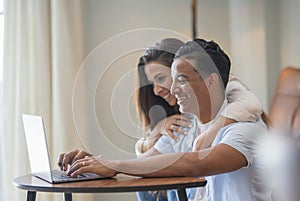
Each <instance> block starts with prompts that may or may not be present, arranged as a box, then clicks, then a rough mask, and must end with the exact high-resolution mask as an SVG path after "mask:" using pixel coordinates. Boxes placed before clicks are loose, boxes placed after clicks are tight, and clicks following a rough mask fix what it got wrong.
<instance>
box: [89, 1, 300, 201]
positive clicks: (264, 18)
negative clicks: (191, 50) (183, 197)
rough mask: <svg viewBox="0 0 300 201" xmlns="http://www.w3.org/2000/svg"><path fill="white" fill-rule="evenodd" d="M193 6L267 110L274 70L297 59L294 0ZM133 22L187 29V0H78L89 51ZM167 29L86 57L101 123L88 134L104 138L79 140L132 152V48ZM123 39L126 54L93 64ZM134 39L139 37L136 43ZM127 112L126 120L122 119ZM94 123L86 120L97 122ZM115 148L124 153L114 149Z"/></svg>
mask: <svg viewBox="0 0 300 201" xmlns="http://www.w3.org/2000/svg"><path fill="white" fill-rule="evenodd" d="M197 10H198V17H197V20H198V21H197V26H198V37H203V38H205V39H208V40H210V39H212V40H215V41H216V42H218V43H219V44H220V45H221V46H222V47H223V49H224V50H225V51H226V52H227V53H228V54H229V56H230V58H231V60H232V72H233V73H234V74H235V75H236V76H237V77H239V78H240V79H241V80H242V81H243V82H244V83H245V84H246V85H247V86H248V87H249V88H250V89H251V90H252V91H253V92H254V93H256V95H257V96H258V98H259V99H260V100H261V102H262V104H263V107H264V109H265V110H266V111H267V110H268V107H269V104H270V101H271V98H272V95H273V92H274V89H275V85H276V82H277V77H278V75H279V73H280V70H281V69H282V68H283V67H284V66H286V65H293V66H299V67H300V57H299V55H300V39H299V35H300V23H299V20H298V19H300V16H299V15H300V14H299V10H300V1H298V0H243V1H241V0H198V5H197ZM141 28H162V29H167V30H171V31H175V32H178V33H180V34H183V35H184V36H186V37H191V13H190V1H184V0H164V1H159V0H153V1H149V0H126V1H123V0H88V1H86V41H87V47H86V49H87V55H88V54H89V55H91V54H94V55H95V54H96V53H95V52H97V51H98V50H99V49H97V47H98V48H99V45H100V44H102V43H103V42H105V41H106V42H105V43H106V44H107V43H109V42H110V41H111V40H117V38H118V37H115V38H112V37H114V36H116V35H118V34H121V33H124V32H128V31H131V30H135V29H141ZM167 30H163V31H161V33H157V31H156V32H155V33H154V32H151V33H152V34H147V33H145V32H143V34H142V35H137V36H136V40H132V38H130V39H128V41H126V40H125V41H124V40H123V41H122V42H120V43H115V44H114V48H115V49H114V50H112V49H109V50H108V51H106V52H105V51H104V52H102V53H101V55H98V56H96V57H98V59H100V62H99V60H98V61H97V62H98V63H97V62H94V64H93V65H98V64H99V66H98V68H99V69H100V71H102V74H101V77H99V80H98V81H99V82H98V83H97V87H96V90H95V91H92V92H91V95H92V96H93V98H94V99H95V103H94V104H95V105H94V106H93V108H92V109H93V110H94V111H95V116H96V117H97V121H98V123H99V125H100V126H101V127H102V128H103V130H102V131H100V134H99V133H98V132H97V131H95V135H103V134H104V136H105V138H106V140H105V141H101V138H97V137H96V138H95V137H94V136H92V137H89V140H87V145H88V146H89V148H90V149H91V150H95V151H99V152H101V153H102V150H104V152H105V154H106V155H109V156H111V157H117V158H118V157H132V156H133V155H134V150H133V147H134V143H135V142H136V139H137V138H139V137H140V136H141V133H142V132H141V130H140V129H137V128H136V127H135V126H137V123H136V122H137V118H136V116H135V115H134V112H132V111H133V97H132V96H131V95H132V90H133V89H134V82H135V75H134V73H133V72H134V69H135V68H136V65H137V59H138V56H139V55H140V54H141V52H142V50H141V49H143V47H146V46H147V44H148V45H150V44H152V43H151V42H150V41H153V42H154V41H155V40H157V39H158V38H159V37H161V36H166V37H167V36H169V35H168V34H167ZM152 31H153V30H152ZM162 32H163V33H162ZM155 34H157V35H155ZM160 34H161V35H160ZM170 35H172V34H170ZM174 35H176V33H174ZM184 36H183V38H184ZM107 40H109V42H107ZM145 41H147V42H145ZM131 43H136V44H135V45H133V46H134V48H133V49H132V51H129V50H128V52H127V53H126V54H122V55H119V58H117V59H115V60H113V61H111V62H112V63H111V65H109V66H101V65H100V63H105V62H108V61H106V59H107V58H110V57H113V56H112V55H114V54H116V51H119V50H120V52H121V49H123V48H124V46H131V45H132V44H131ZM142 43H143V44H142ZM118 44H119V45H118ZM139 44H142V45H140V46H139ZM139 47H140V48H139ZM104 55H105V56H104ZM99 69H98V70H99ZM132 70H133V71H132ZM98 73H99V72H98ZM99 75H100V74H99ZM99 75H98V76H99ZM95 76H97V73H96V75H95V72H94V71H90V72H88V73H87V79H90V78H91V77H95ZM124 76H125V77H124ZM126 76H129V79H128V80H127V81H124V79H123V78H126ZM120 83H121V84H120ZM120 86H122V87H124V90H123V91H122V88H119V87H120ZM118 90H121V91H122V93H124V94H126V93H127V94H128V93H129V94H130V96H126V98H125V99H126V100H125V104H124V99H122V98H121V97H117V96H115V97H114V99H113V98H112V97H113V96H114V94H113V92H114V91H118ZM93 93H95V94H93ZM124 96H125V95H124ZM116 97H117V98H116ZM112 100H114V101H115V102H114V104H116V105H118V104H119V106H120V107H113V106H112V105H111V104H110V103H111V102H112ZM118 101H119V102H118ZM122 106H124V107H122ZM128 106H129V107H130V111H129V110H124V111H122V108H128ZM114 108H115V109H116V108H117V109H119V110H120V111H122V112H120V115H118V117H116V116H114V114H113V113H114V112H116V111H114ZM126 115H127V116H126ZM92 118H94V117H92ZM128 119H129V120H130V121H129V122H127V121H128ZM99 125H96V126H95V125H92V126H91V127H92V129H94V130H97V126H99ZM126 125H128V126H126ZM98 137H99V136H98ZM107 144H112V145H113V146H114V149H115V152H114V151H110V149H106V148H105V147H106V145H107ZM116 150H117V151H116ZM110 152H114V153H110ZM121 152H122V153H123V154H124V153H125V154H124V155H122V154H121ZM100 197H101V195H100ZM104 197H105V200H119V199H120V197H119V196H116V195H110V194H109V195H104ZM134 199H135V195H134V194H130V193H129V194H126V195H124V196H122V200H134Z"/></svg>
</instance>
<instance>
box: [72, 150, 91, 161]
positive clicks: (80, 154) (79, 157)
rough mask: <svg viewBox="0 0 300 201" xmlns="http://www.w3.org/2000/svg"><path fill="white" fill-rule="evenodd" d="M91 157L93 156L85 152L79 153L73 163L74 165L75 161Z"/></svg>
mask: <svg viewBox="0 0 300 201" xmlns="http://www.w3.org/2000/svg"><path fill="white" fill-rule="evenodd" d="M89 156H91V154H89V153H87V152H85V151H79V152H78V153H77V154H76V155H75V156H74V157H73V160H72V163H74V162H75V161H77V160H79V159H82V158H86V157H89Z"/></svg>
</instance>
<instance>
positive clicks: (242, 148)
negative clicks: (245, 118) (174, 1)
mask: <svg viewBox="0 0 300 201" xmlns="http://www.w3.org/2000/svg"><path fill="white" fill-rule="evenodd" d="M223 129H225V130H224V133H223V135H222V139H221V141H220V143H223V144H227V145H229V146H231V147H233V148H234V149H236V150H238V151H239V152H240V153H242V154H243V155H244V156H245V158H246V160H247V162H248V167H249V166H250V165H251V164H253V161H254V155H255V154H256V152H255V150H256V148H257V147H258V145H259V144H258V143H259V135H260V134H263V133H264V132H265V127H264V126H260V125H257V124H255V123H235V124H232V125H229V126H227V127H225V128H223Z"/></svg>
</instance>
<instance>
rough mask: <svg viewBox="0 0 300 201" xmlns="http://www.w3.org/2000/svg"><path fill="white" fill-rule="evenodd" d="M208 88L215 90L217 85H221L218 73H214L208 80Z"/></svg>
mask: <svg viewBox="0 0 300 201" xmlns="http://www.w3.org/2000/svg"><path fill="white" fill-rule="evenodd" d="M206 80H207V87H208V88H209V89H210V88H214V87H215V86H216V85H217V84H219V76H218V75H217V73H212V74H210V75H209V76H208V77H207V78H206Z"/></svg>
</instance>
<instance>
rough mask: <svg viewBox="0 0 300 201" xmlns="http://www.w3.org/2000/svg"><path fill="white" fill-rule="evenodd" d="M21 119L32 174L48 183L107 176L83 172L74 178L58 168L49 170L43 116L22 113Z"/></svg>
mask: <svg viewBox="0 0 300 201" xmlns="http://www.w3.org/2000/svg"><path fill="white" fill-rule="evenodd" d="M22 119H23V125H24V130H25V136H26V142H27V150H28V156H29V161H30V167H31V172H32V174H33V175H35V176H37V177H39V178H41V179H44V180H46V181H48V182H50V183H61V182H72V181H81V180H91V179H100V178H102V179H103V178H107V177H101V176H99V175H96V174H92V173H84V174H81V175H79V176H78V177H76V178H71V177H68V176H67V175H66V174H65V172H62V171H60V170H52V171H51V165H50V159H49V154H48V148H47V140H46V133H45V129H44V122H43V118H42V117H41V116H35V115H28V114H22Z"/></svg>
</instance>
